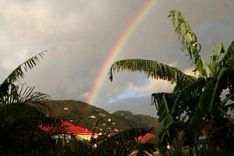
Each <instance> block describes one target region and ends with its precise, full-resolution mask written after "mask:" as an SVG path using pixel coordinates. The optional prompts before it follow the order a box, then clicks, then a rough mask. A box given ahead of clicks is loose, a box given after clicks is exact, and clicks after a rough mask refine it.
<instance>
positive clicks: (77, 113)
mask: <svg viewBox="0 0 234 156" xmlns="http://www.w3.org/2000/svg"><path fill="white" fill-rule="evenodd" d="M43 105H46V106H48V108H49V109H50V111H48V110H46V111H44V112H45V113H46V114H48V115H49V114H51V115H52V116H53V117H55V118H58V119H64V120H68V121H70V122H73V123H75V124H77V125H80V126H84V127H86V128H88V129H93V128H94V127H95V125H96V126H97V127H96V131H99V130H106V131H107V130H108V131H109V132H119V131H122V130H124V129H128V128H133V127H142V128H151V127H156V128H159V125H158V124H156V119H155V118H153V117H151V116H148V115H135V114H133V113H131V112H129V111H117V112H114V113H112V114H110V113H109V112H107V111H105V110H104V109H101V108H97V107H95V106H92V105H89V104H87V103H85V102H82V101H74V100H52V101H46V102H45V103H44V104H43Z"/></svg>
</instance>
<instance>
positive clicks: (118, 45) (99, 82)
mask: <svg viewBox="0 0 234 156" xmlns="http://www.w3.org/2000/svg"><path fill="white" fill-rule="evenodd" d="M155 3H156V0H147V2H146V3H145V4H144V6H143V7H142V8H141V9H140V11H139V12H138V14H137V15H136V16H135V18H133V19H132V20H131V21H130V22H129V23H128V25H127V28H126V29H125V30H124V31H123V32H122V33H121V34H120V36H119V38H118V39H117V41H116V42H115V44H114V46H113V47H112V48H111V50H110V51H109V52H108V56H107V57H106V59H105V61H104V63H103V64H102V66H101V68H100V70H99V72H98V74H97V76H96V79H95V80H94V82H93V84H92V86H91V89H90V92H89V95H88V98H87V103H89V104H92V105H95V101H96V98H97V96H98V93H99V91H100V89H101V87H102V86H103V83H104V80H105V76H107V73H108V71H109V67H110V66H111V64H112V63H113V60H114V59H115V58H116V57H117V55H118V54H119V53H120V52H121V51H122V49H123V48H124V46H125V44H126V43H127V41H128V39H129V38H130V37H131V36H132V34H133V33H134V32H135V30H136V29H137V27H138V26H139V25H140V23H141V22H142V21H143V19H144V18H145V17H146V16H147V14H148V13H149V12H150V11H151V10H152V8H153V7H154V5H155Z"/></svg>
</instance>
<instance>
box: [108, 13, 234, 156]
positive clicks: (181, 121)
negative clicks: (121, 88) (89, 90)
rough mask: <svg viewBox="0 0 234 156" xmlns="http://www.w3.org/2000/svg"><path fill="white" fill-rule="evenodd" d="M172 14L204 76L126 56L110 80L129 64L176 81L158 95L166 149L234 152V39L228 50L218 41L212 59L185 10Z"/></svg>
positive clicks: (198, 71)
mask: <svg viewBox="0 0 234 156" xmlns="http://www.w3.org/2000/svg"><path fill="white" fill-rule="evenodd" d="M169 18H171V20H172V24H173V26H174V28H175V29H174V30H175V32H177V33H178V36H179V39H180V40H181V44H182V48H181V50H182V51H183V52H187V53H188V56H189V59H190V61H191V63H192V64H193V68H194V70H193V71H194V73H196V74H197V75H198V76H196V77H195V76H191V75H187V74H185V73H183V72H182V71H181V70H179V69H177V68H175V67H171V66H169V65H166V64H162V63H159V62H157V61H153V60H143V59H126V60H120V61H117V62H115V63H114V64H113V65H112V66H111V68H110V73H109V75H110V80H112V79H113V71H120V70H125V69H126V70H130V71H140V72H144V73H146V74H147V75H148V77H152V78H155V79H163V80H167V81H170V82H171V83H175V84H176V85H175V87H174V90H173V92H172V93H165V92H162V93H153V94H152V97H153V102H154V104H155V106H156V109H157V114H158V116H159V119H158V120H159V121H160V122H161V123H162V125H163V128H162V131H161V132H160V135H159V140H160V141H159V145H160V147H161V151H164V152H166V146H167V145H170V146H167V147H168V148H169V149H170V151H173V152H174V153H177V154H179V155H181V154H182V153H186V152H192V150H193V149H195V152H196V153H197V154H200V155H202V152H204V151H207V150H208V151H210V152H211V151H215V152H216V154H217V152H218V153H219V154H223V152H224V151H226V152H228V153H229V154H230V153H231V155H232V154H233V150H232V148H231V147H230V146H231V145H232V142H233V141H234V139H233V136H234V134H233V131H232V129H233V128H234V120H233V108H234V105H233V100H234V42H232V43H231V45H230V46H229V48H228V49H227V50H225V49H224V46H223V44H222V43H220V44H217V45H216V46H215V49H214V50H213V54H212V55H211V56H210V61H209V63H207V64H206V63H204V61H203V59H202V58H201V55H200V51H201V45H200V43H199V42H198V40H197V36H196V34H195V33H194V32H192V30H191V28H190V26H189V24H188V23H187V22H186V21H185V19H184V18H183V16H182V15H181V13H180V12H179V11H176V10H172V11H170V13H169ZM203 144H206V145H207V146H204V145H203ZM187 147H188V148H187ZM221 151H222V152H221ZM167 152H169V151H167ZM173 152H172V153H173ZM169 153H170V152H169ZM190 154H191V153H190ZM206 154H207V153H206Z"/></svg>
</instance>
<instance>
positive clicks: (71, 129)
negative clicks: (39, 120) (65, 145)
mask: <svg viewBox="0 0 234 156" xmlns="http://www.w3.org/2000/svg"><path fill="white" fill-rule="evenodd" d="M39 127H40V128H41V129H42V130H43V131H45V132H47V133H51V135H52V136H53V137H54V138H65V139H68V140H69V139H71V138H72V137H75V138H76V139H79V140H86V141H90V140H91V137H92V134H93V132H92V131H91V130H88V129H87V128H83V127H81V126H78V125H75V124H73V123H70V122H68V121H66V120H61V123H59V125H56V126H55V125H54V126H51V125H50V126H48V125H40V126H39Z"/></svg>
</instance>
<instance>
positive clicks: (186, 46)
mask: <svg viewBox="0 0 234 156" xmlns="http://www.w3.org/2000/svg"><path fill="white" fill-rule="evenodd" d="M169 17H170V18H171V20H172V24H173V26H174V28H175V32H177V33H178V34H179V39H181V44H182V48H181V49H182V51H185V50H187V51H188V53H189V56H190V59H191V60H192V61H193V63H194V65H195V70H194V71H198V72H199V75H200V76H206V75H207V74H206V70H205V68H204V65H203V61H202V58H201V56H200V50H201V45H200V43H199V42H198V41H197V36H196V34H195V33H194V32H193V31H192V29H191V28H190V26H189V24H188V23H187V22H186V21H185V19H184V17H183V16H182V15H181V13H180V12H179V11H177V10H171V11H170V13H169Z"/></svg>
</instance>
